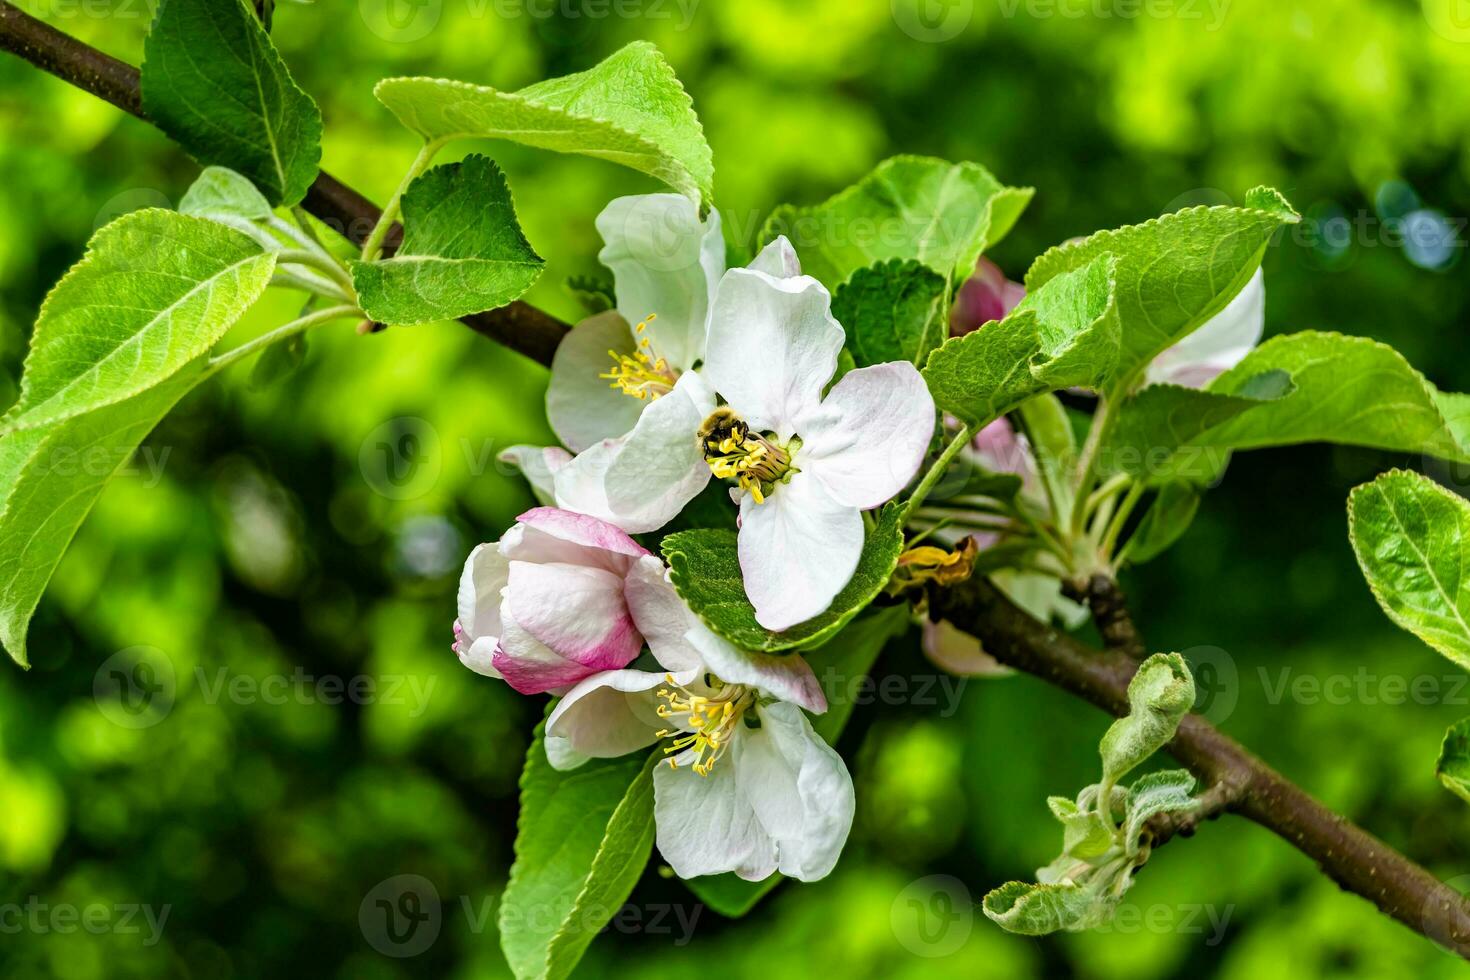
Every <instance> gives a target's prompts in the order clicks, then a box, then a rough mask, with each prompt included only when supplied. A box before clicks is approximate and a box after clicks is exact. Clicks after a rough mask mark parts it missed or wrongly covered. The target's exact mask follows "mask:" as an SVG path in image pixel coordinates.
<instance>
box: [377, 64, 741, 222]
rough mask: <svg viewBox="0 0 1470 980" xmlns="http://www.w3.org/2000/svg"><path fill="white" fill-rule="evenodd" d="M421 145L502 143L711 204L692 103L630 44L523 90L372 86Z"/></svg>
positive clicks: (398, 81)
mask: <svg viewBox="0 0 1470 980" xmlns="http://www.w3.org/2000/svg"><path fill="white" fill-rule="evenodd" d="M373 94H374V95H376V96H377V97H378V101H380V102H382V103H383V104H384V105H385V106H387V107H388V108H389V109H390V110H391V111H392V112H393V114H394V115H395V116H397V117H398V121H399V122H401V123H403V125H405V126H407V127H408V128H409V129H411V130H413V131H414V132H416V133H418V134H419V135H421V136H423V137H424V139H426V140H430V141H435V140H448V139H454V138H458V137H470V138H489V139H507V140H512V141H514V142H516V143H524V144H526V145H527V146H535V147H539V148H541V149H544V150H556V151H558V152H560V153H580V154H583V155H585V156H590V157H597V158H598V159H602V160H610V161H612V162H613V163H620V164H622V165H623V166H625V167H630V168H632V169H634V170H637V171H640V172H641V173H645V174H650V175H652V176H654V177H657V178H658V179H660V180H662V181H663V182H664V183H666V184H668V185H669V186H670V187H673V188H674V189H675V190H677V191H679V192H680V193H682V194H685V195H687V196H689V197H690V198H693V199H694V200H696V201H702V202H704V203H706V204H707V203H708V202H709V199H710V196H711V194H712V189H713V184H714V162H713V157H712V155H711V154H710V149H709V144H708V143H706V142H705V140H704V130H703V128H702V127H701V126H700V125H699V117H698V116H696V115H695V114H694V106H693V103H692V102H691V101H690V99H689V95H688V93H687V92H685V91H684V87H683V86H682V85H680V84H679V79H678V77H677V76H675V74H674V70H673V69H672V68H670V67H669V64H668V62H666V61H665V60H664V57H663V55H662V54H660V53H659V51H658V49H657V48H656V47H654V46H653V45H652V44H649V43H648V42H646V41H636V42H634V43H632V44H629V45H628V46H627V47H624V48H622V49H621V50H619V51H617V52H615V53H614V54H613V55H611V56H610V57H608V58H607V59H606V60H605V61H603V62H601V63H600V64H598V65H597V66H596V67H594V68H591V69H589V70H587V71H584V72H579V73H577V74H575V75H567V76H566V77H564V78H553V79H548V80H547V81H544V82H538V83H536V84H535V85H531V86H529V87H527V88H523V89H521V90H520V91H519V92H501V91H498V90H496V89H493V88H489V87H487V86H484V85H471V84H468V83H466V82H452V81H448V80H446V79H442V78H385V79H384V80H383V81H381V82H379V83H378V85H377V87H376V88H375V89H373Z"/></svg>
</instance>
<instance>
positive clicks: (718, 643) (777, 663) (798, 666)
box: [687, 623, 827, 715]
mask: <svg viewBox="0 0 1470 980" xmlns="http://www.w3.org/2000/svg"><path fill="white" fill-rule="evenodd" d="M687 640H688V642H689V644H690V645H692V646H693V647H694V648H695V649H696V650H698V651H699V654H700V656H701V657H702V658H703V659H704V662H705V664H706V665H707V666H708V667H709V669H710V672H711V673H713V674H714V675H715V676H716V677H718V678H719V679H720V680H722V681H724V682H726V683H727V684H745V685H747V686H750V687H754V688H757V689H758V690H760V691H761V692H762V693H764V694H767V695H769V696H771V697H773V698H779V699H781V700H782V701H790V702H791V703H792V704H799V705H801V706H802V707H803V708H805V709H807V710H808V711H810V712H812V713H813V714H818V715H819V714H822V713H823V712H824V711H826V710H827V695H826V694H825V693H823V691H822V685H821V684H820V683H819V682H818V681H817V675H816V674H814V673H812V668H811V666H810V665H809V664H808V663H807V662H806V660H805V659H804V658H803V657H802V656H801V655H800V654H796V653H789V654H782V655H776V654H770V653H757V652H754V651H751V650H741V649H740V648H739V647H736V646H735V645H734V644H733V643H731V642H730V641H729V640H726V639H725V638H724V637H721V636H717V635H715V634H714V633H713V632H711V631H710V629H709V628H708V627H707V626H705V625H704V624H703V623H696V624H695V625H694V626H692V627H690V629H689V632H688V635H687Z"/></svg>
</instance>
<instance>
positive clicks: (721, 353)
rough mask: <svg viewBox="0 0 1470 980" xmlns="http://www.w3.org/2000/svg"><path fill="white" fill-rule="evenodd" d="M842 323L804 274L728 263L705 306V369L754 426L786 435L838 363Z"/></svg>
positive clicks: (817, 397)
mask: <svg viewBox="0 0 1470 980" xmlns="http://www.w3.org/2000/svg"><path fill="white" fill-rule="evenodd" d="M842 341H843V333H842V327H841V326H840V325H839V324H838V323H837V321H836V320H834V319H832V297H831V295H830V294H828V292H827V289H826V287H824V286H823V285H822V284H821V283H819V282H817V280H815V279H813V278H812V277H811V276H797V277H795V278H792V279H776V278H774V277H772V276H769V275H766V274H765V273H763V272H755V271H751V270H749V269H731V270H730V271H729V272H727V273H725V277H724V278H723V279H721V280H720V288H719V290H718V291H716V293H715V303H714V308H713V310H712V311H711V313H710V328H709V349H708V352H707V354H706V356H705V367H704V377H705V380H706V381H708V382H709V384H710V386H711V387H713V388H714V389H715V391H717V392H719V393H720V394H721V395H723V396H724V398H725V400H726V401H727V402H729V403H730V407H731V408H733V409H734V410H735V411H736V412H738V413H739V414H740V415H742V416H743V417H744V418H745V421H747V422H748V423H750V427H751V428H752V429H754V430H756V431H758V432H765V431H774V432H775V433H776V434H777V435H778V436H779V437H780V438H781V439H783V440H784V439H788V438H790V437H791V436H792V434H793V433H795V431H796V420H797V419H799V418H801V417H803V416H804V415H806V414H808V413H809V412H810V411H811V410H813V409H814V408H816V406H817V405H818V404H819V403H820V402H821V400H822V389H823V388H824V387H826V384H827V382H828V381H830V380H831V379H832V375H833V373H834V372H835V371H836V370H837V352H838V351H840V350H841V349H842Z"/></svg>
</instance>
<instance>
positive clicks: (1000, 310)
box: [949, 257, 1026, 337]
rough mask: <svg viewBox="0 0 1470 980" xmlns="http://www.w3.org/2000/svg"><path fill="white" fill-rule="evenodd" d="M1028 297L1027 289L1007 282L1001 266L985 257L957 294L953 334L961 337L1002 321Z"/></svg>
mask: <svg viewBox="0 0 1470 980" xmlns="http://www.w3.org/2000/svg"><path fill="white" fill-rule="evenodd" d="M1025 298H1026V287H1025V286H1023V285H1021V284H1020V283H1018V282H1012V281H1011V280H1009V279H1007V278H1006V274H1005V273H1004V272H1002V271H1001V269H1000V266H998V265H996V264H995V263H994V262H992V261H990V260H989V259H987V258H983V257H982V258H981V259H980V260H979V261H977V262H976V263H975V271H974V273H972V274H971V276H970V278H968V279H966V280H965V282H964V284H963V285H961V286H960V288H959V290H958V291H957V292H956V293H955V298H954V306H953V308H952V309H951V310H950V314H949V332H950V335H951V336H953V337H960V336H963V335H965V334H967V333H969V332H970V331H972V330H975V329H977V328H978V327H980V325H981V324H985V323H989V322H990V321H992V320H999V319H1002V318H1003V317H1004V316H1005V315H1006V314H1007V313H1009V312H1011V310H1014V309H1015V308H1016V305H1017V304H1018V303H1020V302H1021V300H1023V299H1025Z"/></svg>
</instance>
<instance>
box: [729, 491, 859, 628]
mask: <svg viewBox="0 0 1470 980" xmlns="http://www.w3.org/2000/svg"><path fill="white" fill-rule="evenodd" d="M862 550H863V517H862V512H861V511H859V510H858V509H857V508H856V507H851V506H848V505H847V504H843V503H840V502H838V501H836V500H834V499H832V495H831V494H829V493H828V492H827V490H826V489H825V488H824V487H823V486H822V484H821V482H820V481H818V480H817V479H816V477H814V476H812V475H811V474H810V473H797V474H796V475H795V476H793V477H792V478H791V479H790V480H789V481H788V482H786V483H784V484H782V485H781V486H778V487H776V488H775V489H774V490H773V491H772V492H771V493H770V495H768V496H767V497H766V500H765V503H762V504H757V503H756V502H755V499H754V498H753V497H751V496H749V495H747V496H746V497H745V498H744V499H743V500H741V501H740V539H739V545H738V551H739V554H740V570H741V573H742V574H743V576H744V578H745V594H746V595H747V596H748V597H749V598H750V602H751V605H753V606H755V618H756V622H758V623H760V624H761V625H762V626H764V627H765V628H766V629H769V630H784V629H788V628H790V627H792V626H795V625H796V624H797V623H803V622H806V621H807V620H808V619H811V618H812V617H813V616H815V615H817V614H818V613H820V612H821V611H822V610H824V609H826V608H827V607H828V606H830V605H831V604H832V599H833V598H834V597H835V596H836V595H837V593H838V592H840V591H841V590H842V587H843V586H844V585H846V584H847V582H848V580H849V579H851V578H852V573H853V571H854V570H856V569H857V563H858V556H859V555H860V554H861V553H862Z"/></svg>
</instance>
